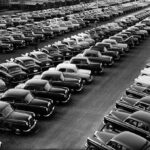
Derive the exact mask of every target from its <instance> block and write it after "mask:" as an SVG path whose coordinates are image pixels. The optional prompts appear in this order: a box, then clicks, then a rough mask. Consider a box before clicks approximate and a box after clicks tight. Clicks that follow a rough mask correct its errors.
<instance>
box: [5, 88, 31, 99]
mask: <svg viewBox="0 0 150 150" xmlns="http://www.w3.org/2000/svg"><path fill="white" fill-rule="evenodd" d="M28 93H29V91H28V90H24V89H9V90H7V91H6V92H5V93H4V95H3V97H17V98H19V97H24V96H26V95H27V94H28Z"/></svg>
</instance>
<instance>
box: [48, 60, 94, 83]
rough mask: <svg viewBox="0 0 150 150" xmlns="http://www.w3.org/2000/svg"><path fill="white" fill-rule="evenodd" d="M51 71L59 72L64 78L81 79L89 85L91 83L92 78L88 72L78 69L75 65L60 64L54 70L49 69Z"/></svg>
mask: <svg viewBox="0 0 150 150" xmlns="http://www.w3.org/2000/svg"><path fill="white" fill-rule="evenodd" d="M49 70H50V71H51V70H57V71H61V72H62V73H63V75H64V76H65V77H69V78H70V77H71V78H72V77H73V78H74V77H75V78H81V79H82V81H83V82H86V83H90V82H92V81H93V76H92V73H91V71H90V70H86V69H78V67H77V66H76V65H75V64H69V63H61V64H58V65H57V67H56V68H50V69H49Z"/></svg>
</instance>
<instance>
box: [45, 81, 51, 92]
mask: <svg viewBox="0 0 150 150" xmlns="http://www.w3.org/2000/svg"><path fill="white" fill-rule="evenodd" d="M44 89H45V90H46V91H50V89H51V85H50V84H49V83H47V84H46V85H45V87H44Z"/></svg>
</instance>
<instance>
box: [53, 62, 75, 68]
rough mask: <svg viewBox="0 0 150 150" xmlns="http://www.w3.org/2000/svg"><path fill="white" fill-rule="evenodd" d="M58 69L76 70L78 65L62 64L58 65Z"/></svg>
mask: <svg viewBox="0 0 150 150" xmlns="http://www.w3.org/2000/svg"><path fill="white" fill-rule="evenodd" d="M58 68H68V69H69V68H76V65H75V64H69V63H61V64H58V65H57V67H56V69H58Z"/></svg>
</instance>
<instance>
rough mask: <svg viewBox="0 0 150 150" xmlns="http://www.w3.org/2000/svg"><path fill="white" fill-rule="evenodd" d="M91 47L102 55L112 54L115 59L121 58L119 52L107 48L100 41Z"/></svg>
mask: <svg viewBox="0 0 150 150" xmlns="http://www.w3.org/2000/svg"><path fill="white" fill-rule="evenodd" d="M99 45H100V46H99ZM90 49H91V50H95V51H99V52H100V53H101V54H102V55H106V56H111V57H113V59H114V60H119V59H120V54H119V52H117V51H110V50H107V48H106V47H102V46H101V43H100V42H98V43H96V44H95V46H92V47H91V48H90Z"/></svg>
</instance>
